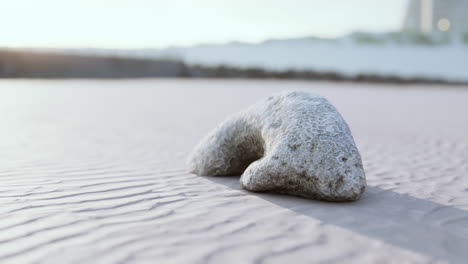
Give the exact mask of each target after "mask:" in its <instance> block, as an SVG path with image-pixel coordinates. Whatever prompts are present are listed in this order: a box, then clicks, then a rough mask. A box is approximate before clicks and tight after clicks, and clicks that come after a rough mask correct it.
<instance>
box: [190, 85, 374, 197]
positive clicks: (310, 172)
mask: <svg viewBox="0 0 468 264" xmlns="http://www.w3.org/2000/svg"><path fill="white" fill-rule="evenodd" d="M188 163H189V167H190V171H191V172H192V173H195V174H198V175H207V176H222V175H241V174H242V176H241V179H240V182H241V186H242V187H243V188H244V189H247V190H249V191H254V192H276V193H283V194H290V195H297V196H301V197H305V198H311V199H321V200H328V201H351V200H356V199H358V198H359V197H360V196H361V194H362V193H363V192H364V189H365V186H366V178H365V173H364V169H363V166H362V161H361V156H360V154H359V151H358V149H357V148H356V145H355V143H354V140H353V137H352V135H351V131H350V130H349V127H348V125H347V124H346V122H345V121H344V120H343V118H342V117H341V115H340V114H339V113H338V111H337V110H336V109H335V108H334V107H333V106H332V105H331V104H330V103H329V102H328V101H327V100H326V99H325V98H324V97H322V96H319V95H314V94H311V93H307V92H283V93H279V94H275V95H272V96H270V97H269V98H267V99H265V100H262V101H260V102H258V103H256V104H254V105H252V106H251V107H249V108H248V109H246V110H245V111H242V112H240V113H238V114H236V115H234V116H231V117H230V118H228V119H227V120H226V121H224V122H223V123H221V124H220V125H219V126H218V127H217V128H216V129H215V130H214V131H212V132H211V133H210V134H209V135H208V136H207V137H206V138H204V139H203V140H202V141H201V142H200V144H199V145H198V146H197V147H196V148H195V150H194V151H193V153H192V154H191V156H190V157H189V161H188Z"/></svg>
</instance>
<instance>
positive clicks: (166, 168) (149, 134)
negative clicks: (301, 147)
mask: <svg viewBox="0 0 468 264" xmlns="http://www.w3.org/2000/svg"><path fill="white" fill-rule="evenodd" d="M284 89H289V90H308V91H314V92H317V93H320V94H322V95H325V96H327V97H328V98H329V99H330V101H331V102H332V103H334V104H335V105H336V106H337V108H338V110H339V111H340V112H341V113H342V115H343V116H344V118H345V119H346V120H347V121H348V123H349V125H350V127H351V129H352V131H353V134H354V136H355V139H356V143H357V145H358V147H359V148H360V150H361V154H362V156H363V161H364V167H365V169H366V173H367V178H368V184H369V187H368V189H367V191H366V193H365V195H364V197H363V199H361V200H360V201H357V202H354V203H327V202H317V201H310V200H305V199H300V198H295V197H290V196H283V195H273V194H259V193H250V192H246V191H243V190H241V189H240V187H239V183H238V177H220V178H209V177H198V176H195V175H191V174H187V173H186V172H185V169H184V162H185V157H186V155H187V154H188V152H189V151H190V150H191V149H192V148H193V147H194V145H195V144H196V143H197V141H198V140H199V139H200V138H201V137H203V136H204V135H205V134H206V133H207V132H208V131H209V130H211V129H212V128H213V127H214V126H216V125H217V124H218V122H220V121H222V120H223V119H224V118H225V117H226V116H227V115H229V114H231V113H234V112H236V111H238V110H240V109H242V108H244V107H245V106H248V105H249V104H251V103H253V102H255V101H256V100H258V99H259V98H262V97H265V96H267V95H269V94H270V93H273V92H277V91H280V90H284ZM0 180H1V181H0V183H1V185H0V263H125V262H126V263H439V262H440V263H445V262H448V263H467V262H466V261H467V259H468V89H466V88H463V87H458V88H450V87H441V86H433V87H430V88H428V89H426V87H422V86H392V85H363V84H345V83H341V84H333V83H312V82H280V81H277V82H276V81H226V80H216V81H208V80H197V81H194V80H138V81H132V80H128V81H78V80H69V81H13V80H3V81H0Z"/></svg>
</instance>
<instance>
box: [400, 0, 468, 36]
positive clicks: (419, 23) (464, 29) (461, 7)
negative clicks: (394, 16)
mask: <svg viewBox="0 0 468 264" xmlns="http://www.w3.org/2000/svg"><path fill="white" fill-rule="evenodd" d="M403 30H404V31H412V32H423V33H435V32H448V33H452V34H460V33H463V34H467V33H468V0H409V3H408V9H407V13H406V17H405V21H404V23H403Z"/></svg>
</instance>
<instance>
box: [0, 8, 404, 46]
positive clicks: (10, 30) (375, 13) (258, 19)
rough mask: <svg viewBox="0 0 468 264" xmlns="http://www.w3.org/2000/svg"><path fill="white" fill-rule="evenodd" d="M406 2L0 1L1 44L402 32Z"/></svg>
mask: <svg viewBox="0 0 468 264" xmlns="http://www.w3.org/2000/svg"><path fill="white" fill-rule="evenodd" d="M406 4H407V0H378V1H376V0H40V1H39V0H0V47H52V48H86V47H94V48H162V47H168V46H173V45H176V46H190V45H195V44H201V43H226V42H230V41H242V42H252V43H255V42H261V41H264V40H267V39H272V38H294V37H305V36H318V37H337V36H341V35H345V34H348V33H350V32H353V31H370V32H382V31H395V30H399V29H400V27H401V24H402V20H403V17H404V11H405V8H406Z"/></svg>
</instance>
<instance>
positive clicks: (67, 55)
mask: <svg viewBox="0 0 468 264" xmlns="http://www.w3.org/2000/svg"><path fill="white" fill-rule="evenodd" d="M0 12H1V14H0V32H1V34H0V77H3V78H80V77H83V78H137V77H184V78H208V77H222V78H280V79H326V80H348V81H349V80H351V81H376V82H404V83H408V82H424V83H454V84H457V83H462V84H464V83H467V82H468V1H465V0H392V1H390V0H387V1H372V0H348V1H340V0H327V1H325V0H290V1H280V0H256V1H248V0H191V1H184V0H171V1H169V0H153V1H150V0H132V1H130V0H114V1H109V0H101V1H92V0H80V1H73V0H66V1H64V0H43V1H33V0H15V1H11V0H2V1H1V9H0Z"/></svg>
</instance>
